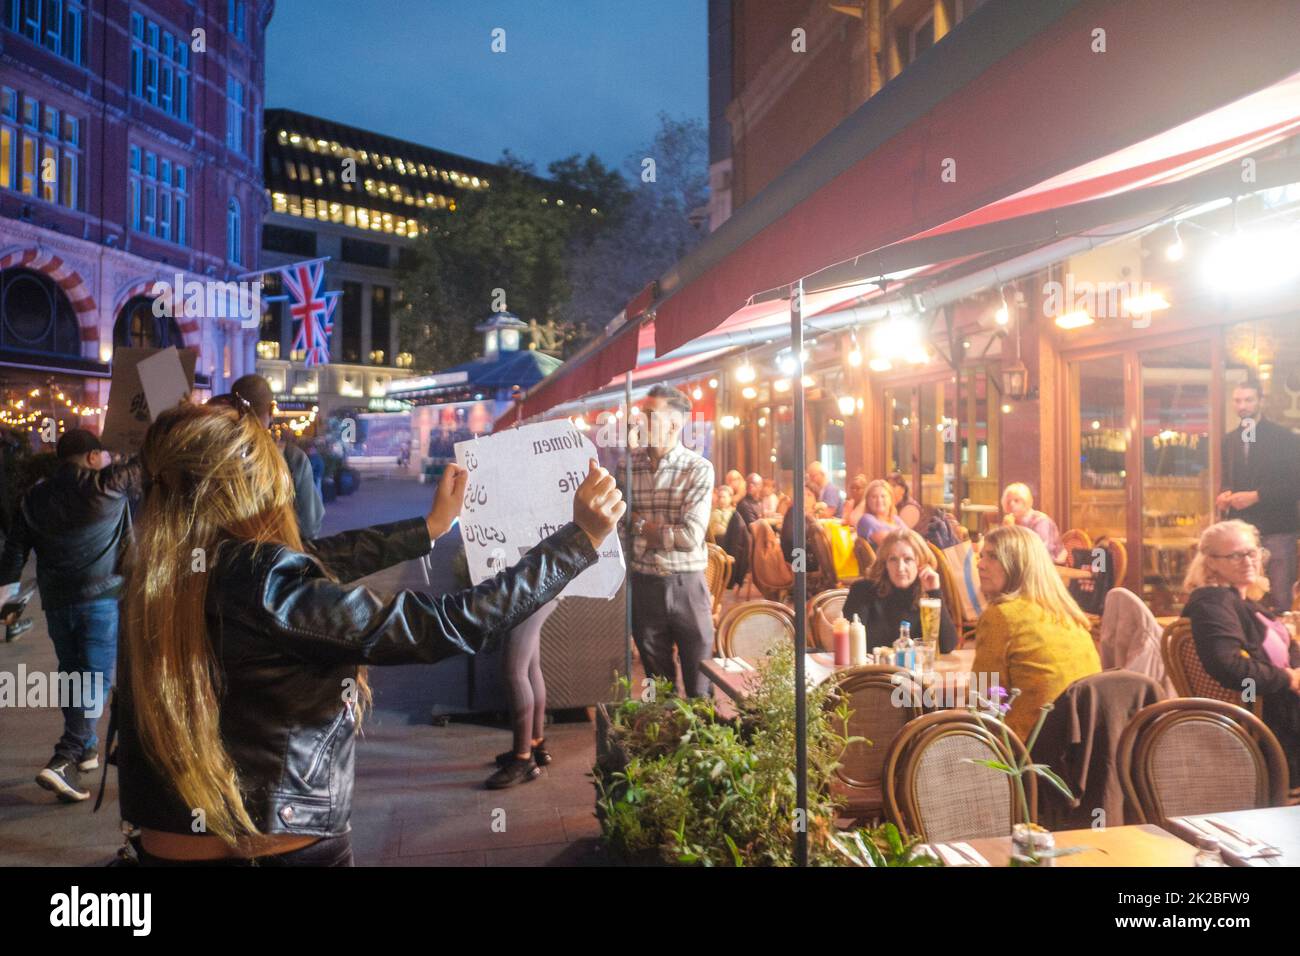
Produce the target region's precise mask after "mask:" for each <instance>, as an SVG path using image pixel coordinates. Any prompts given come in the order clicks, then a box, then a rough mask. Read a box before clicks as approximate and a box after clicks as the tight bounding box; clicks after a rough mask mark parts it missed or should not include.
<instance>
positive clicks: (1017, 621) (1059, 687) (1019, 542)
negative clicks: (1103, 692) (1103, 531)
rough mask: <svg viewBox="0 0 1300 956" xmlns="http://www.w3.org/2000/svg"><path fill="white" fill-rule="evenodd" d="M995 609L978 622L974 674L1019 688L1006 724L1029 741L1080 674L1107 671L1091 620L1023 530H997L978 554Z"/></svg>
mask: <svg viewBox="0 0 1300 956" xmlns="http://www.w3.org/2000/svg"><path fill="white" fill-rule="evenodd" d="M978 566H979V576H980V590H981V591H982V592H983V593H984V597H985V598H986V599H987V600H988V602H989V603H988V606H987V607H986V608H985V609H984V613H983V614H981V615H980V618H979V621H978V622H976V625H975V662H974V664H972V665H971V670H972V672H973V673H974V674H987V675H989V677H988V680H989V681H990V683H992V684H998V685H1000V686H1002V687H1005V688H1006V689H1007V690H1009V691H1014V690H1018V691H1019V694H1018V695H1017V696H1016V697H1015V698H1014V699H1013V701H1012V704H1011V710H1010V712H1009V713H1008V714H1007V725H1008V726H1009V727H1010V728H1011V729H1012V730H1014V731H1015V732H1016V733H1017V734H1018V735H1019V736H1020V737H1021V739H1022V740H1023V739H1024V738H1025V737H1027V736H1028V734H1029V732H1030V730H1032V729H1033V726H1034V723H1035V721H1037V720H1038V712H1039V710H1040V709H1041V708H1042V706H1043V705H1044V704H1050V703H1052V702H1053V701H1055V700H1056V698H1057V697H1058V696H1060V694H1061V692H1062V691H1063V690H1065V689H1066V688H1067V687H1069V686H1070V685H1071V684H1072V683H1074V682H1075V681H1076V680H1078V679H1079V678H1080V677H1087V676H1088V675H1089V674H1096V673H1098V672H1099V671H1100V670H1101V659H1100V658H1099V657H1098V656H1097V648H1096V646H1095V645H1094V644H1093V641H1092V634H1091V632H1090V630H1089V621H1088V616H1087V615H1086V614H1085V613H1084V612H1083V609H1082V608H1080V607H1079V605H1078V604H1077V603H1075V600H1074V598H1072V597H1070V592H1069V591H1068V590H1066V587H1065V584H1064V582H1063V581H1062V580H1061V576H1060V574H1058V573H1057V570H1056V568H1055V567H1054V566H1053V564H1052V556H1051V555H1050V554H1048V552H1047V546H1046V545H1045V544H1044V543H1043V539H1042V538H1040V537H1039V536H1038V535H1037V534H1035V533H1034V532H1033V531H1031V530H1029V529H1028V528H1024V527H1021V526H1019V525H1009V526H1006V527H1001V528H995V529H993V530H992V531H990V532H989V533H988V534H987V535H985V537H984V545H983V547H982V548H981V550H980V556H979V565H978Z"/></svg>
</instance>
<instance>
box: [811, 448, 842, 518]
mask: <svg viewBox="0 0 1300 956" xmlns="http://www.w3.org/2000/svg"><path fill="white" fill-rule="evenodd" d="M805 483H806V484H807V486H808V487H809V488H810V489H812V493H813V494H814V495H816V496H817V500H818V501H820V502H821V503H822V504H824V505H825V506H826V507H827V508H829V509H830V510H831V514H833V515H834V516H835V517H837V518H842V517H844V495H843V493H841V491H840V489H838V488H836V487H835V485H833V484H832V483H831V480H830V478H829V477H828V476H827V474H826V469H825V468H824V467H823V466H822V463H821V462H820V461H814V462H811V463H810V464H809V465H808V471H807V474H806V476H805Z"/></svg>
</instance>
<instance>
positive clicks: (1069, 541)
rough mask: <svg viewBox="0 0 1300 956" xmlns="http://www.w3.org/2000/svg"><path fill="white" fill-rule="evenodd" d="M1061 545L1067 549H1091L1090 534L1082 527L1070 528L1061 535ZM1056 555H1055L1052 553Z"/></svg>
mask: <svg viewBox="0 0 1300 956" xmlns="http://www.w3.org/2000/svg"><path fill="white" fill-rule="evenodd" d="M1061 546H1062V547H1063V548H1065V549H1066V550H1067V551H1073V550H1074V549H1075V548H1082V549H1083V550H1084V551H1091V550H1092V536H1091V535H1089V534H1088V532H1086V531H1084V530H1083V529H1082V528H1071V529H1070V530H1069V531H1067V532H1065V534H1063V535H1061ZM1052 557H1056V555H1052Z"/></svg>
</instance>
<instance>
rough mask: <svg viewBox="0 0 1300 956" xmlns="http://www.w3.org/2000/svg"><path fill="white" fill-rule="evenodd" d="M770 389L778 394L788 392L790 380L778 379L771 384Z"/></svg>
mask: <svg viewBox="0 0 1300 956" xmlns="http://www.w3.org/2000/svg"><path fill="white" fill-rule="evenodd" d="M772 388H774V389H776V390H777V391H778V392H788V391H790V380H789V379H788V378H778V379H777V380H776V381H775V382H773V383H772Z"/></svg>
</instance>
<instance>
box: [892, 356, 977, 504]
mask: <svg viewBox="0 0 1300 956" xmlns="http://www.w3.org/2000/svg"><path fill="white" fill-rule="evenodd" d="M998 402H999V391H998V386H997V384H996V382H995V381H994V380H993V379H992V378H991V377H990V376H989V374H988V371H987V370H986V369H985V368H983V367H977V368H971V369H964V370H963V371H962V374H961V388H960V390H958V387H957V376H956V375H948V376H946V377H943V378H932V379H930V380H928V381H924V382H920V383H917V384H914V385H901V384H900V385H893V386H890V387H889V388H886V389H885V409H886V411H887V412H888V414H889V416H890V419H889V424H888V429H887V432H886V446H887V447H886V456H885V461H886V465H887V472H888V473H892V472H895V471H897V472H899V473H900V474H902V476H903V479H904V480H905V481H906V482H907V483H908V485H909V487H910V488H911V489H912V494H913V495H916V494H917V493H918V484H919V494H920V502H921V504H922V505H923V506H929V507H942V508H945V509H947V510H950V511H954V512H955V513H957V514H958V517H961V509H960V505H962V504H963V503H971V504H975V505H977V506H990V507H991V506H995V505H996V504H997V500H998V453H997V452H998V447H999V446H998V437H999V434H998V433H999V428H1000V423H1001V416H1000V414H998V409H999V405H998ZM990 410H991V411H992V413H993V414H990ZM959 473H960V475H961V479H962V481H961V490H960V497H961V498H962V499H963V501H962V502H959V501H958V500H957V498H958V496H959V493H958V482H957V476H958V474H959ZM918 479H919V482H918Z"/></svg>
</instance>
